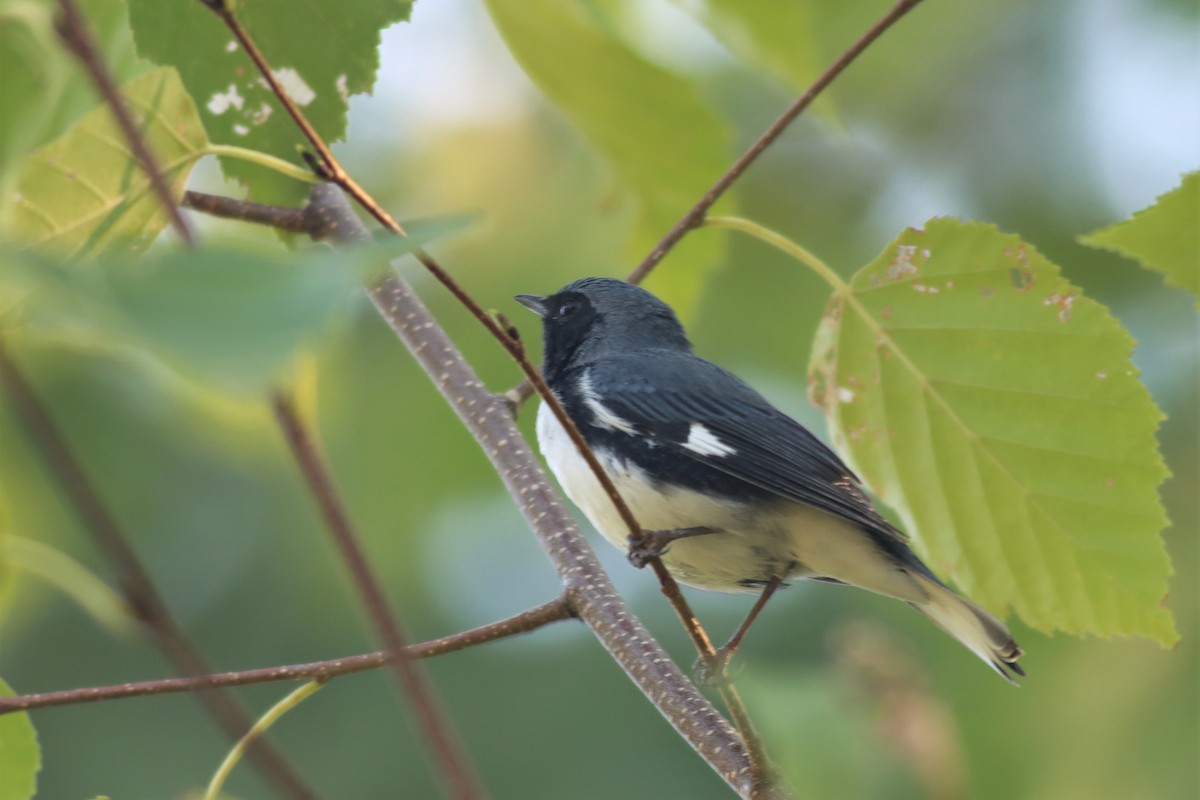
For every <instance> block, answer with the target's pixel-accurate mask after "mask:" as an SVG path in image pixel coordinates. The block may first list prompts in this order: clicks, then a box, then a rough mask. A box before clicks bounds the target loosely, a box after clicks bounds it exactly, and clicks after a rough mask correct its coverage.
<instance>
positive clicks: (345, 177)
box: [200, 0, 716, 656]
mask: <svg viewBox="0 0 1200 800" xmlns="http://www.w3.org/2000/svg"><path fill="white" fill-rule="evenodd" d="M200 2H201V3H203V4H204V5H205V6H207V7H208V8H209V9H211V10H212V11H213V12H214V13H215V14H216V15H217V16H218V17H219V18H220V19H221V21H222V22H224V23H225V25H226V26H227V27H228V28H229V30H230V32H231V33H232V34H233V35H234V37H235V38H236V39H237V40H238V42H239V43H240V44H241V46H242V48H243V49H244V50H245V51H246V53H247V55H248V56H249V57H250V59H251V61H253V62H254V65H255V67H257V68H258V71H259V73H260V74H261V75H262V77H263V80H265V81H266V82H267V84H268V85H269V86H270V87H271V90H272V91H273V92H274V93H275V96H276V98H277V99H278V100H279V102H280V103H281V104H282V105H283V107H284V108H285V109H286V110H287V113H288V115H289V116H290V117H291V118H292V120H293V121H294V122H295V123H296V126H297V127H298V128H299V129H300V131H301V133H303V134H304V136H305V138H306V139H308V141H309V143H310V144H311V145H312V146H313V148H314V149H315V150H316V151H317V154H318V156H319V159H320V162H319V164H318V167H319V169H320V171H321V172H322V173H323V174H324V175H325V176H326V177H327V178H328V179H329V180H330V182H331V183H334V184H336V185H337V186H339V187H341V188H342V189H343V190H344V191H345V192H346V193H347V194H349V195H350V196H351V197H353V198H354V200H355V201H356V202H357V203H358V204H359V205H361V206H362V207H363V208H364V209H366V211H367V212H368V213H369V214H371V216H372V217H374V218H375V219H376V220H377V221H378V222H379V223H380V224H381V225H383V226H384V227H385V228H387V229H388V230H390V231H391V232H392V233H395V234H398V235H400V236H405V235H407V234H406V233H405V232H404V229H403V228H402V227H400V225H399V223H397V222H396V221H395V220H394V219H393V218H392V217H391V215H389V214H388V213H387V212H386V211H384V210H383V208H382V207H380V205H379V204H378V203H377V202H376V201H375V199H374V198H373V197H371V195H370V194H368V193H367V191H366V190H365V189H363V188H362V187H361V186H360V185H359V184H358V183H357V182H356V181H355V180H354V179H353V178H352V177H351V176H350V175H349V174H348V173H347V172H346V170H345V169H344V168H343V167H342V165H341V163H340V162H338V160H337V158H336V157H335V156H334V155H333V152H332V151H331V150H330V149H329V146H328V145H327V144H326V143H325V141H324V140H323V139H322V138H321V135H320V134H319V133H317V130H316V128H315V127H313V125H312V123H311V122H309V120H308V118H307V117H305V115H304V112H303V111H301V110H300V108H299V106H297V105H296V104H295V102H293V101H292V99H291V97H289V96H288V93H287V91H286V90H285V89H284V87H283V85H282V84H281V83H280V82H279V80H278V79H277V78H276V77H275V74H274V72H273V71H272V69H271V65H270V64H269V63H268V62H267V59H266V57H265V56H264V55H263V53H262V51H261V50H259V48H258V46H257V44H255V42H254V38H253V37H252V36H251V35H250V33H249V31H247V30H246V29H245V27H244V26H243V25H242V24H241V21H240V20H239V19H238V18H237V15H236V14H234V12H233V9H232V8H231V7H230V4H229V2H228V0H200ZM414 255H415V256H416V258H417V260H418V261H420V262H421V264H422V265H423V266H424V267H425V268H426V269H427V270H428V271H429V273H430V274H432V275H433V276H434V278H436V279H437V281H438V282H439V283H441V284H442V285H443V286H444V287H446V289H448V290H449V291H450V293H451V294H452V295H453V296H454V298H455V299H456V300H458V301H459V303H461V304H462V305H463V306H464V307H465V308H466V309H467V310H468V311H469V312H470V313H471V315H472V316H474V317H475V319H476V320H477V321H478V322H479V323H480V324H481V325H483V327H484V328H485V329H487V331H488V333H490V334H491V335H492V336H493V337H494V338H495V339H496V340H497V341H498V342H500V344H501V346H503V347H504V349H505V350H506V351H508V354H509V355H510V356H511V357H512V358H513V359H514V360H515V361H516V362H517V364H518V366H520V368H521V371H522V372H523V373H524V374H525V379H526V381H528V382H529V384H530V385H531V386H532V387H533V389H534V391H536V392H537V393H538V394H539V395H540V396H541V398H542V400H543V401H544V402H545V403H546V405H547V406H548V407H549V408H550V410H551V412H552V413H553V414H554V416H555V418H556V419H557V420H558V422H559V424H560V425H562V427H563V429H564V430H565V431H566V433H567V436H568V437H569V438H570V439H571V441H572V442H573V443H574V445H575V447H576V449H577V450H578V451H579V453H580V455H581V456H582V457H583V459H584V461H585V462H587V465H588V467H589V468H590V469H591V470H592V473H593V474H594V475H595V476H596V479H597V480H598V481H599V482H600V485H601V487H603V489H604V492H605V494H607V495H608V497H609V499H610V501H611V502H612V503H613V505H614V507H615V508H616V509H617V513H618V514H619V515H620V516H621V519H622V521H623V522H624V523H625V525H626V527H627V528H628V529H629V538H630V541H631V542H634V543H641V541H642V539H643V534H642V528H641V526H640V525H639V524H638V521H637V520H636V519H635V518H634V516H633V512H631V511H630V510H629V507H628V505H626V503H625V501H624V500H623V499H622V497H621V494H620V492H618V491H617V487H616V486H615V485H614V484H613V482H612V480H611V479H610V478H609V477H608V474H607V473H606V472H605V471H604V469H603V468H602V467H601V466H600V462H599V461H598V460H597V459H596V456H595V454H594V453H592V450H591V447H589V446H588V444H587V442H586V441H585V440H584V438H583V434H581V433H580V432H579V429H578V428H577V427H576V426H575V423H574V422H573V421H572V420H571V418H570V417H569V416H568V415H567V412H566V410H565V409H564V408H563V407H562V404H561V403H560V402H559V401H558V398H557V397H555V396H554V393H553V392H551V391H550V387H549V386H547V385H546V382H545V381H544V380H543V379H542V376H541V373H540V372H538V370H537V368H536V367H535V366H534V365H533V364H531V363H530V362H529V360H528V359H527V358H524V349H523V348H522V347H521V345H520V343H519V342H517V341H516V340H515V339H513V338H511V337H510V336H508V335H507V333H506V332H505V331H504V330H503V329H502V328H501V327H500V326H499V325H498V324H497V323H496V321H495V320H494V319H492V316H491V315H490V314H488V313H487V312H486V311H485V310H484V309H483V307H482V306H480V305H479V303H477V302H476V301H475V299H474V298H473V297H471V295H470V294H468V293H467V292H466V290H465V289H463V287H462V286H460V285H459V283H458V282H457V281H456V280H454V278H453V277H452V276H451V275H450V274H449V273H448V272H447V271H446V270H445V269H444V268H443V267H442V266H441V264H439V263H438V262H437V261H436V260H435V259H434V258H433V257H432V256H431V255H429V253H427V252H425V251H424V250H422V249H418V250H416V251H415V252H414ZM647 563H648V564H649V565H650V567H651V568H652V569H653V571H654V573H655V575H656V576H657V578H658V581H659V585H660V586H661V587H662V592H663V595H664V596H666V598H667V600H668V602H669V603H670V604H671V607H672V608H673V609H674V610H675V613H676V615H677V616H678V617H679V619H680V621H681V622H682V624H683V626H684V629H685V630H686V631H687V633H688V635H689V636H690V637H691V639H692V642H693V644H695V646H696V649H697V650H698V651H699V652H700V653H701V654H702V655H704V656H711V655H713V654H714V653H715V652H716V650H715V648H714V647H713V644H712V640H711V639H710V638H709V636H708V634H707V633H706V632H705V631H704V628H703V626H701V624H700V620H699V619H698V618H697V617H696V615H695V613H693V612H692V610H691V607H690V606H689V605H688V602H687V599H686V598H685V597H684V596H683V592H682V591H681V590H680V589H679V585H678V584H677V583H676V582H675V579H674V578H673V577H672V576H671V574H670V573H669V572H667V569H666V567H665V566H664V565H663V563H662V561H661V560H660V559H658V558H657V557H655V558H651V559H648V560H647Z"/></svg>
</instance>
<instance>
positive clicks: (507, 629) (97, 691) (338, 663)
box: [0, 598, 574, 714]
mask: <svg viewBox="0 0 1200 800" xmlns="http://www.w3.org/2000/svg"><path fill="white" fill-rule="evenodd" d="M573 616H574V614H573V613H572V611H571V609H570V607H569V606H568V605H567V603H566V601H564V600H563V599H562V598H557V599H555V600H551V601H550V602H549V603H544V604H542V605H540V606H537V607H536V608H531V609H529V610H528V611H523V612H521V613H520V614H517V615H515V616H512V617H509V618H508V619H502V620H499V621H498V622H492V623H489V624H487V625H481V626H479V627H478V628H472V629H471V630H469V631H462V632H461V633H454V634H451V635H449V636H443V637H442V638H441V639H434V640H433V641H429V642H422V643H420V644H414V645H409V646H408V647H406V648H404V653H405V655H406V656H407V657H408V658H410V659H417V658H433V657H434V656H440V655H444V654H446V653H455V652H458V651H459V650H466V649H467V648H469V647H474V646H475V645H479V644H484V643H486V642H494V641H496V640H498V639H504V638H507V637H509V636H516V635H518V634H522V633H529V632H530V631H535V630H537V629H538V628H541V627H544V626H546V625H549V624H551V623H554V622H559V621H561V620H564V619H570V618H571V617H573ZM392 662H393V659H392V658H391V657H390V656H389V655H388V654H387V653H386V652H385V651H383V650H377V651H375V652H374V653H363V654H362V655H357V656H346V657H344V658H334V659H329V660H326V661H313V662H310V663H307V664H288V665H284V666H280V667H262V668H259V669H246V670H239V671H237V672H218V673H214V674H211V675H197V676H196V677H192V678H166V679H164V680H157V681H138V682H136V683H118V684H115V685H113V686H89V687H86V688H83V689H66V690H63V691H61V692H40V693H37V694H23V695H15V696H9V697H0V714H9V713H11V712H14V711H29V710H31V709H35V708H49V707H51V706H64V705H77V704H79V703H95V702H99V701H102V700H120V699H123V698H126V697H144V696H146V695H156V694H173V693H176V692H197V691H203V690H205V689H211V688H214V687H229V686H248V685H250V684H253V683H271V682H274V681H295V680H317V681H328V680H332V679H333V678H336V677H339V676H341V675H351V674H353V673H356V672H365V671H367V670H372V669H378V668H380V667H383V666H387V665H388V664H390V663H392Z"/></svg>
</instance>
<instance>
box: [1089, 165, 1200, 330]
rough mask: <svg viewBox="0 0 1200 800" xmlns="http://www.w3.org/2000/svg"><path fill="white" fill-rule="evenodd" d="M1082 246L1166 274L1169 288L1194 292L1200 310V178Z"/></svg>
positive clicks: (1189, 179) (1193, 177) (1096, 233)
mask: <svg viewBox="0 0 1200 800" xmlns="http://www.w3.org/2000/svg"><path fill="white" fill-rule="evenodd" d="M1079 241H1081V242H1083V243H1084V244H1086V245H1089V246H1090V247H1099V248H1102V249H1105V250H1113V251H1115V252H1117V253H1120V254H1121V255H1123V256H1125V257H1127V258H1132V259H1134V260H1136V261H1140V262H1142V266H1144V267H1146V268H1147V269H1152V270H1155V271H1156V272H1161V273H1162V274H1163V275H1164V276H1165V277H1166V279H1167V283H1168V284H1170V285H1171V286H1178V287H1179V288H1180V289H1187V290H1188V291H1189V292H1191V293H1192V296H1193V297H1194V298H1195V299H1196V305H1197V307H1200V172H1192V173H1189V174H1187V175H1185V176H1183V182H1182V183H1180V185H1179V186H1177V187H1176V188H1175V189H1172V190H1171V191H1170V192H1167V193H1166V194H1164V195H1163V196H1162V197H1160V198H1158V199H1157V200H1155V201H1154V205H1152V206H1150V207H1149V208H1144V209H1142V210H1141V211H1138V212H1135V213H1134V215H1133V216H1132V217H1130V218H1129V219H1127V220H1125V221H1124V222H1118V223H1117V224H1116V225H1112V226H1109V227H1107V228H1101V229H1100V230H1098V231H1092V232H1091V233H1089V234H1086V235H1084V236H1081V237H1079Z"/></svg>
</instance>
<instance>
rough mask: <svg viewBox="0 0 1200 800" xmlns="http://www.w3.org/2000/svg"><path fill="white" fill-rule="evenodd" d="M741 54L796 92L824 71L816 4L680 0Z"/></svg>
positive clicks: (787, 0) (780, 0) (785, 0)
mask: <svg viewBox="0 0 1200 800" xmlns="http://www.w3.org/2000/svg"><path fill="white" fill-rule="evenodd" d="M675 2H676V4H677V5H679V6H681V7H682V8H683V9H684V10H685V11H687V12H688V13H689V14H691V15H692V16H694V17H696V18H697V19H698V20H700V22H701V23H703V24H704V25H705V27H707V28H708V29H709V30H710V31H711V32H712V34H713V35H714V36H716V37H717V38H718V39H720V40H721V41H722V42H724V43H725V44H726V45H727V46H728V47H729V49H730V50H732V51H733V52H734V53H735V54H736V55H737V56H738V57H739V58H741V59H742V60H743V61H745V62H746V63H748V64H750V65H751V66H754V67H758V68H760V69H762V70H763V71H765V72H767V73H768V74H770V75H771V76H772V77H774V78H775V79H776V80H780V81H782V82H783V83H784V84H786V85H787V86H788V87H789V88H791V89H794V90H796V91H797V92H800V91H804V90H805V89H807V88H808V86H809V84H810V83H812V82H813V79H814V78H816V77H817V72H818V70H819V69H820V58H819V56H820V53H819V51H818V49H817V44H816V31H815V26H814V22H813V13H812V8H811V6H810V4H809V3H808V2H806V0H767V2H761V0H760V2H755V3H746V2H740V0H675Z"/></svg>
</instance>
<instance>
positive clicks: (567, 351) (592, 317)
mask: <svg viewBox="0 0 1200 800" xmlns="http://www.w3.org/2000/svg"><path fill="white" fill-rule="evenodd" d="M543 307H544V308H545V310H546V312H545V314H543V315H542V336H543V338H544V341H545V352H544V354H543V357H542V368H543V369H544V370H545V371H546V377H547V379H549V380H553V379H554V373H557V372H559V371H561V370H563V369H565V368H566V367H567V366H568V364H569V362H570V361H571V357H572V356H573V355H574V354H575V352H576V351H577V350H578V349H579V346H580V345H581V344H583V341H584V340H585V339H586V338H587V337H588V334H589V333H591V332H592V330H593V329H594V328H595V327H596V326H597V325H599V324H600V323H601V322H602V321H603V317H602V316H601V315H600V314H599V313H598V312H597V311H596V308H595V306H593V305H592V301H591V300H590V299H588V297H587V296H586V295H584V294H583V293H581V292H573V291H562V292H559V293H558V294H552V295H550V296H549V297H547V298H546V299H545V300H543Z"/></svg>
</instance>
